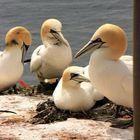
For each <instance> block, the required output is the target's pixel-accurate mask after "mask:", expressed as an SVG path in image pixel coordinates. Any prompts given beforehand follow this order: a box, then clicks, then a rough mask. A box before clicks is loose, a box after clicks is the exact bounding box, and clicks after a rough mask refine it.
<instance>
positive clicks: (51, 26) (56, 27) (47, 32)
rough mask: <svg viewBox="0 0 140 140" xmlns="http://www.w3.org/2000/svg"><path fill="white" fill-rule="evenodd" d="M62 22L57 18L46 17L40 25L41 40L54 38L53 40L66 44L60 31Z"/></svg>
mask: <svg viewBox="0 0 140 140" xmlns="http://www.w3.org/2000/svg"><path fill="white" fill-rule="evenodd" d="M61 29H62V23H61V22H60V21H59V20H57V19H48V20H46V21H44V22H43V24H42V26H41V32H40V34H41V39H42V42H44V41H49V40H55V42H56V43H57V42H60V43H64V44H66V45H67V42H66V41H65V39H64V37H63V35H62V33H61Z"/></svg>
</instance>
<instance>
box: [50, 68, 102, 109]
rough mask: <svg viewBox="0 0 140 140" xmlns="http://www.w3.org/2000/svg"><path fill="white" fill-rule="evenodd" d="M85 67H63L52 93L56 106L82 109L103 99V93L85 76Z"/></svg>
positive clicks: (88, 107)
mask: <svg viewBox="0 0 140 140" xmlns="http://www.w3.org/2000/svg"><path fill="white" fill-rule="evenodd" d="M87 68H88V67H86V69H84V68H83V67H78V66H71V67H68V68H67V69H65V71H64V73H63V75H62V78H61V79H60V81H59V83H58V85H57V87H56V89H55V90H54V93H53V98H54V103H55V105H56V106H57V107H58V108H60V109H64V110H70V111H84V110H89V109H90V108H91V107H93V106H94V104H95V103H96V101H97V100H101V99H103V95H101V94H100V93H99V92H97V91H96V90H95V89H94V87H93V86H92V84H91V83H90V81H89V80H88V78H86V77H85V73H86V72H87ZM85 70H86V71H85Z"/></svg>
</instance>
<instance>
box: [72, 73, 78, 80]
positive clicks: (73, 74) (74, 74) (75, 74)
mask: <svg viewBox="0 0 140 140" xmlns="http://www.w3.org/2000/svg"><path fill="white" fill-rule="evenodd" d="M78 75H79V74H77V73H71V74H70V76H71V78H70V80H71V79H72V78H74V77H77V76H78Z"/></svg>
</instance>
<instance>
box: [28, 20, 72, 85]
mask: <svg viewBox="0 0 140 140" xmlns="http://www.w3.org/2000/svg"><path fill="white" fill-rule="evenodd" d="M61 28H62V24H61V22H60V21H59V20H57V19H48V20H46V21H45V22H44V23H43V24H42V26H41V39H42V43H43V45H40V46H39V47H37V48H36V49H35V50H34V52H33V54H32V57H31V63H30V69H31V72H34V73H36V75H37V77H38V79H39V80H40V82H44V81H45V80H47V79H48V81H49V79H54V78H60V77H61V76H62V73H63V70H64V69H65V68H67V67H68V66H69V65H70V63H71V62H72V51H71V48H70V45H69V43H68V41H67V40H66V39H65V38H64V36H63V34H62V32H61ZM50 81H51V80H50Z"/></svg>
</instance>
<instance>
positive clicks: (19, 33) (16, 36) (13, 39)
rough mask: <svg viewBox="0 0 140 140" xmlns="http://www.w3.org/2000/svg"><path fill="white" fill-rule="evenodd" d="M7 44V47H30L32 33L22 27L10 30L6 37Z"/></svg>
mask: <svg viewBox="0 0 140 140" xmlns="http://www.w3.org/2000/svg"><path fill="white" fill-rule="evenodd" d="M5 43H6V46H7V47H10V46H12V45H18V46H21V47H22V46H23V45H26V46H30V45H31V43H32V37H31V33H30V32H29V31H28V30H27V29H26V28H24V27H22V26H17V27H14V28H12V29H11V30H9V31H8V32H7V34H6V37H5Z"/></svg>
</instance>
